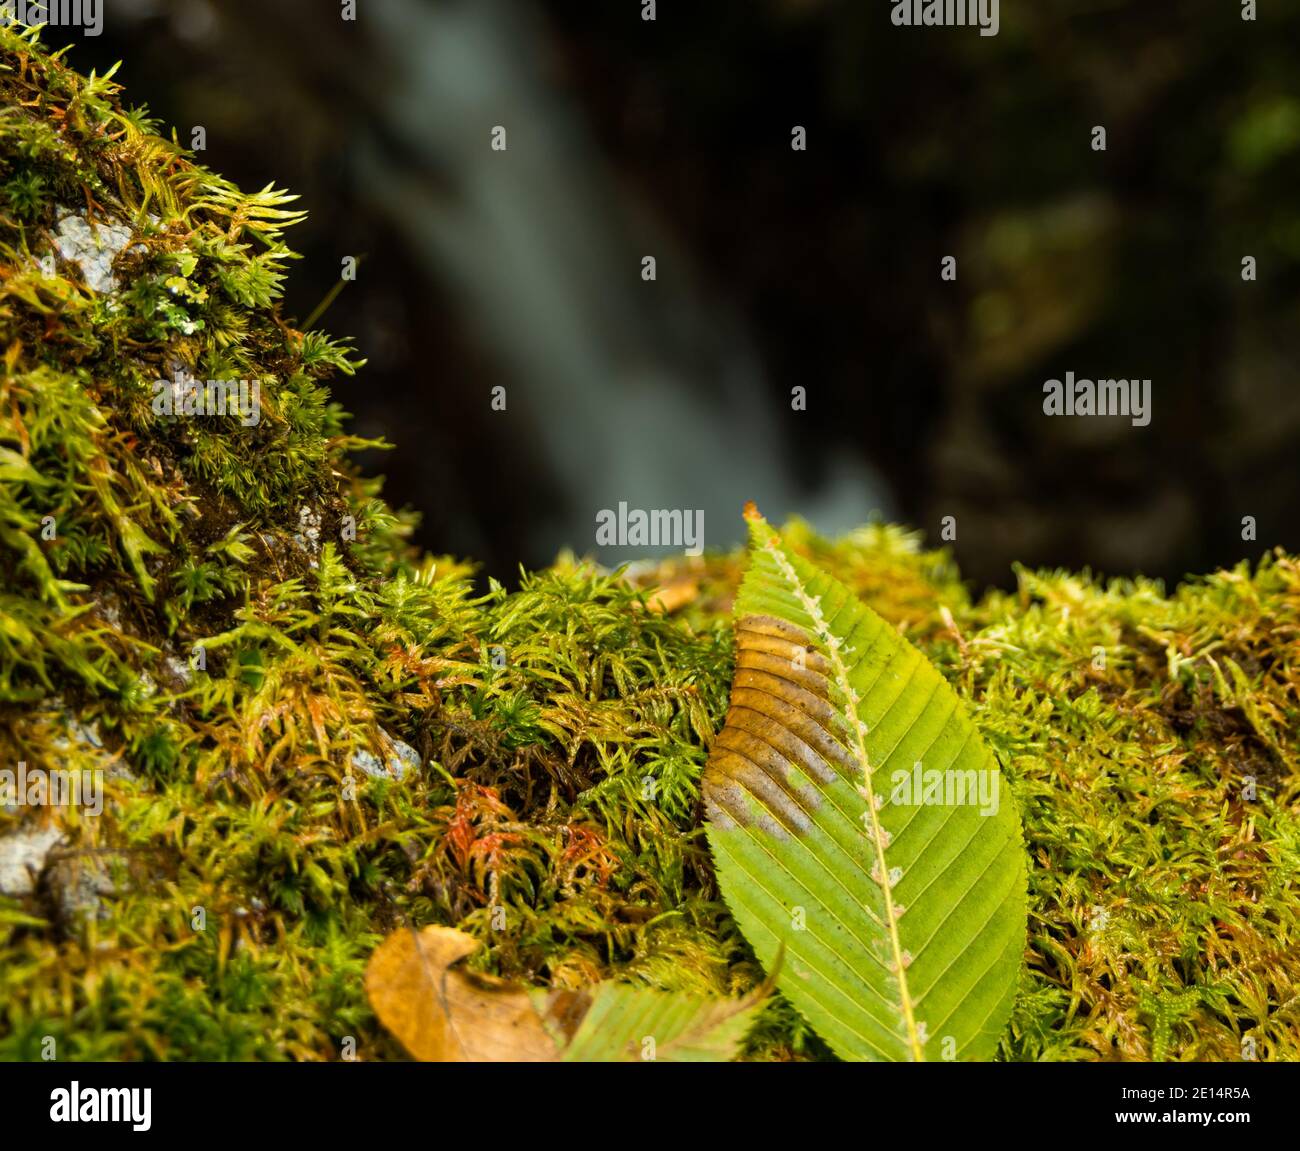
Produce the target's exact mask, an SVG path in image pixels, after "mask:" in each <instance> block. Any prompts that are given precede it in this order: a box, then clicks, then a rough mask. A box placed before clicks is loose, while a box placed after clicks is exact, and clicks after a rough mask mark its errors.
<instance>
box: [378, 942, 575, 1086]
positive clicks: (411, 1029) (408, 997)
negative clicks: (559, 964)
mask: <svg viewBox="0 0 1300 1151" xmlns="http://www.w3.org/2000/svg"><path fill="white" fill-rule="evenodd" d="M477 948H478V942H477V941H476V940H475V939H474V938H473V937H472V936H469V935H466V934H465V933H464V932H463V931H456V930H455V929H453V928H450V927H426V928H424V929H423V930H422V931H420V932H418V933H417V932H415V931H410V930H407V931H398V932H396V933H394V934H393V935H390V936H389V937H388V938H387V939H385V940H384V942H383V943H381V944H380V945H379V947H378V948H376V949H375V953H374V954H373V955H372V956H371V957H370V962H369V964H368V965H367V967H366V978H365V985H366V994H367V995H368V996H369V998H370V1003H371V1006H372V1007H374V1009H375V1014H376V1015H378V1016H379V1020H380V1022H381V1023H382V1024H383V1025H384V1026H385V1027H386V1028H388V1030H389V1031H391V1032H392V1033H393V1034H394V1035H395V1036H396V1037H397V1038H398V1040H400V1042H401V1044H402V1046H403V1047H405V1048H406V1050H407V1051H408V1052H410V1054H411V1055H412V1056H413V1057H414V1058H416V1059H418V1060H420V1061H421V1062H427V1063H493V1062H509V1063H550V1062H555V1061H556V1060H558V1059H559V1058H560V1049H559V1047H558V1046H557V1045H556V1041H555V1040H554V1039H553V1038H552V1037H551V1032H550V1031H548V1029H547V1022H548V1021H549V1022H550V1024H551V1026H552V1027H553V1028H555V1029H556V1030H558V1031H561V1032H566V1031H570V1028H571V1026H572V1023H569V1024H568V1025H567V1026H566V1023H565V1021H566V1020H569V1021H571V1020H572V1019H573V1018H574V1017H575V1016H576V1017H577V1018H578V1019H581V1017H582V1015H584V1014H585V1013H586V1007H585V1005H579V1004H576V1003H575V1002H574V995H575V993H573V992H552V993H551V994H550V995H549V996H547V998H546V1000H545V1007H544V1011H545V1015H546V1020H544V1019H543V1016H542V1015H539V1014H538V1011H537V1009H536V1008H535V1007H534V1005H533V1000H532V999H531V998H530V997H529V995H528V992H527V991H525V990H523V989H522V988H520V987H517V986H514V985H512V984H508V983H505V982H503V981H502V980H499V979H493V978H490V977H489V976H484V975H477V974H474V973H473V972H468V971H464V970H461V969H459V968H456V967H455V966H454V965H455V964H456V963H457V962H458V961H460V960H462V959H464V958H465V956H467V955H469V954H470V953H471V952H473V951H475V950H476V949H477Z"/></svg>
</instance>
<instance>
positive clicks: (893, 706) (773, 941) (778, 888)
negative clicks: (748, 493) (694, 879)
mask: <svg viewBox="0 0 1300 1151" xmlns="http://www.w3.org/2000/svg"><path fill="white" fill-rule="evenodd" d="M746 517H747V518H748V519H749V521H750V543H751V562H750V568H749V572H748V573H747V574H746V576H745V579H744V582H743V584H742V585H741V589H740V594H739V596H738V597H737V600H736V606H735V619H736V648H737V650H736V671H735V677H734V679H733V681H732V688H731V707H730V710H729V711H728V713H727V721H726V725H725V726H724V728H723V730H722V732H721V733H720V734H719V735H718V737H717V739H716V740H715V742H714V745H713V748H712V750H711V752H710V756H709V761H708V764H707V766H706V767H705V771H704V779H703V790H704V799H705V807H706V814H707V817H708V837H709V843H710V845H711V847H712V849H713V856H714V860H715V862H716V865H717V871H718V880H719V884H720V886H721V889H722V894H723V897H724V898H725V899H726V901H727V904H728V906H729V907H730V908H731V911H732V914H733V915H734V916H735V918H736V921H737V923H738V924H739V925H740V928H741V930H742V931H743V932H744V934H745V938H746V939H747V940H748V941H749V943H750V945H751V946H752V947H753V948H754V951H755V952H756V953H757V955H758V957H759V959H760V960H761V961H762V963H763V964H764V966H765V967H766V968H768V969H769V970H770V969H771V967H772V964H773V962H774V961H775V959H776V956H777V954H778V952H779V949H780V948H781V947H782V946H784V948H785V957H784V961H783V963H782V965H781V972H780V974H779V976H778V979H777V985H778V986H779V988H780V989H781V991H782V992H783V993H784V995H785V996H786V998H788V999H789V1000H790V1002H791V1003H793V1004H794V1006H795V1007H796V1008H798V1009H799V1011H801V1012H802V1013H803V1015H804V1017H805V1018H806V1019H807V1020H808V1022H809V1023H810V1024H811V1025H812V1026H813V1028H814V1029H815V1030H816V1031H817V1032H818V1034H820V1035H821V1037H822V1038H823V1039H825V1040H826V1042H827V1043H829V1044H830V1045H831V1047H832V1048H833V1049H834V1050H835V1052H836V1053H837V1054H838V1055H840V1056H841V1058H844V1059H865V1060H899V1061H902V1060H922V1059H989V1058H991V1057H992V1056H993V1053H994V1051H995V1050H996V1047H997V1042H998V1038H999V1036H1000V1035H1001V1033H1002V1030H1003V1028H1004V1027H1005V1026H1006V1023H1007V1020H1008V1018H1009V1016H1010V1013H1011V1008H1012V1004H1013V1001H1014V998H1015V991H1016V985H1017V982H1018V975H1019V969H1020V964H1021V957H1022V953H1023V949H1024V946H1025V928H1026V911H1025V883H1026V876H1025V850H1024V844H1023V840H1022V837H1021V831H1020V818H1019V815H1018V814H1017V812H1016V808H1015V803H1014V800H1013V798H1012V796H1011V793H1010V789H1009V788H1008V787H1007V786H1006V781H1005V780H1004V779H1003V778H1002V776H1001V773H1000V771H999V770H998V766H997V763H996V762H995V760H994V759H993V757H992V755H991V754H990V753H989V751H988V749H987V748H986V747H985V745H984V743H983V741H982V740H981V739H980V736H979V734H978V733H977V732H976V730H975V727H974V725H973V724H972V723H971V721H970V719H969V718H968V717H967V715H966V714H965V711H964V710H963V708H962V706H961V704H960V702H959V701H958V699H957V696H956V694H955V693H954V692H953V691H952V689H951V688H950V687H949V686H948V684H947V682H946V681H945V680H944V678H943V677H942V675H940V673H939V672H938V671H937V670H936V669H935V668H934V667H933V666H932V665H931V664H930V663H929V662H927V660H926V659H925V657H924V656H922V655H921V653H920V652H919V651H917V650H916V648H914V647H913V646H912V645H911V644H910V643H908V642H907V641H906V640H904V639H903V638H902V637H901V636H900V635H899V634H898V633H897V631H895V630H894V628H892V627H891V626H890V625H889V624H887V623H886V622H885V621H884V620H882V619H881V618H880V617H879V616H878V615H876V614H875V612H873V611H871V610H870V609H869V608H867V607H865V606H864V605H863V604H861V603H860V602H859V601H858V600H857V599H856V598H855V597H854V595H853V594H852V592H850V591H849V589H848V588H846V587H845V586H844V585H843V584H841V583H839V582H838V581H837V580H834V579H832V578H830V577H829V576H827V575H825V574H824V573H823V572H821V571H819V570H818V569H817V568H816V567H814V566H813V565H812V564H810V563H808V562H807V561H805V560H804V559H802V558H800V557H798V556H796V555H794V554H792V553H791V552H790V551H789V550H788V549H787V548H786V547H785V546H784V545H783V544H782V543H781V540H780V537H779V536H778V535H777V533H776V532H774V531H773V530H772V529H771V527H769V526H768V524H767V523H766V521H764V520H763V519H762V517H761V516H759V514H758V512H757V511H755V510H754V509H753V506H752V505H751V506H750V507H749V508H747V509H746ZM918 765H919V766H918ZM917 785H919V786H917ZM914 791H915V794H914Z"/></svg>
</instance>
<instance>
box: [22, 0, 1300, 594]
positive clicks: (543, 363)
mask: <svg viewBox="0 0 1300 1151" xmlns="http://www.w3.org/2000/svg"><path fill="white" fill-rule="evenodd" d="M105 2H106V15H105V31H104V34H103V35H102V36H101V37H99V38H96V39H89V38H86V39H83V38H81V37H80V36H77V35H75V34H68V33H63V32H60V31H58V30H52V31H51V32H49V33H47V36H48V37H49V39H50V40H51V41H53V42H62V41H65V40H69V39H70V40H73V41H74V43H75V47H74V49H73V54H72V57H71V59H72V62H73V63H74V64H76V65H77V66H79V67H82V68H88V67H90V66H92V65H98V66H99V67H100V68H101V69H102V68H103V67H105V66H107V65H108V64H111V63H112V62H113V61H114V60H116V59H118V58H123V59H125V61H126V64H125V66H124V67H123V69H122V71H121V73H120V74H119V77H118V78H119V79H121V80H122V81H123V82H124V83H125V84H126V86H127V94H128V97H129V99H130V101H131V102H134V103H147V104H148V105H149V107H150V109H151V110H152V111H153V113H154V114H156V115H158V116H160V117H161V118H162V119H163V121H164V123H165V124H168V125H173V124H174V125H175V126H176V128H177V136H178V139H179V140H180V141H181V142H182V143H183V144H187V145H188V144H189V142H190V130H191V128H192V127H193V126H194V125H203V126H204V127H205V128H206V130H207V149H206V151H204V152H203V153H201V154H200V155H199V156H198V159H199V160H200V161H202V162H203V163H205V164H207V165H209V166H211V167H213V168H215V169H217V170H219V171H221V172H223V173H224V174H225V175H227V176H229V177H230V178H232V179H234V180H236V181H238V182H239V183H240V184H242V185H244V186H248V187H251V186H257V187H261V186H263V185H265V184H266V183H268V182H271V181H274V182H275V183H276V184H277V185H279V186H287V187H289V188H291V189H292V190H294V191H296V192H299V193H301V194H302V200H301V206H302V207H305V208H306V209H308V211H309V212H310V218H309V220H308V222H307V223H306V224H304V225H302V226H300V227H298V228H296V229H294V230H293V232H291V233H290V235H289V241H290V243H291V245H292V246H293V247H295V248H296V249H297V250H298V251H300V252H302V253H303V256H304V258H303V260H302V261H301V262H300V263H299V264H297V265H296V266H295V267H294V269H293V275H292V276H291V277H290V281H289V288H288V293H287V301H286V302H287V309H286V310H287V311H288V313H289V314H290V315H291V316H296V317H297V318H298V319H299V320H302V319H305V318H306V316H307V315H308V314H309V313H310V312H311V311H312V310H313V309H314V308H315V306H316V305H317V304H318V303H319V302H320V300H321V298H322V297H323V296H325V294H326V293H327V292H328V291H329V289H330V287H331V286H332V285H333V284H334V283H335V282H336V281H337V280H338V277H339V272H340V266H341V260H342V258H343V257H344V256H347V255H363V257H364V258H363V260H362V263H361V266H360V269H359V273H358V278H357V281H356V282H355V283H350V284H348V285H347V286H346V288H345V289H344V291H343V292H342V294H341V295H340V296H339V298H338V300H337V301H336V302H335V303H334V304H333V305H332V306H331V307H330V309H329V311H328V312H327V313H326V315H325V317H324V319H323V320H322V321H321V322H320V326H323V327H325V328H327V329H328V330H330V331H331V332H333V333H335V334H338V335H351V336H353V337H354V338H355V341H356V345H357V348H358V351H359V352H360V353H361V354H362V355H364V356H366V357H367V358H368V359H369V364H368V366H367V367H366V368H365V369H363V371H362V372H361V373H359V374H358V376H357V377H355V378H354V379H351V380H348V379H343V380H340V381H339V382H338V385H337V388H336V394H337V396H338V398H339V399H340V401H341V402H342V403H343V404H344V405H345V406H346V407H348V408H349V409H350V410H351V411H353V412H355V413H356V415H357V421H356V430H357V431H358V432H359V433H360V434H363V435H369V436H382V437H384V438H386V439H388V440H390V441H392V442H394V443H395V444H396V445H397V447H396V450H394V451H392V452H387V453H382V454H380V453H376V454H375V456H374V458H373V459H367V460H366V464H367V466H368V467H369V468H371V469H372V470H382V471H383V472H385V473H386V474H387V475H388V477H389V482H388V487H387V491H386V494H387V495H388V497H389V499H390V500H391V501H392V502H394V503H396V504H398V505H411V506H413V507H415V508H417V509H419V510H420V511H421V512H422V513H423V517H424V518H423V524H422V527H421V529H420V535H419V541H420V542H421V543H422V544H424V545H425V546H427V547H428V548H430V549H432V550H434V551H438V552H444V551H451V552H455V553H460V554H465V555H470V556H473V557H474V558H477V559H479V560H481V561H483V563H484V565H485V568H486V570H488V571H490V572H492V573H494V574H497V575H501V576H506V577H509V576H511V575H512V574H513V573H514V572H515V571H516V570H517V567H518V565H519V564H520V563H523V564H527V565H530V566H531V565H537V564H542V563H545V562H548V561H549V560H550V559H552V558H553V557H554V556H555V554H556V553H557V551H558V550H559V549H560V548H562V547H565V546H568V547H572V548H573V549H575V550H576V551H578V552H580V553H584V552H595V551H596V549H595V536H594V517H595V514H596V512H597V511H598V510H599V509H602V508H613V507H616V506H617V504H618V502H619V501H620V500H626V501H627V502H628V503H629V504H631V505H632V506H634V507H635V506H639V507H681V508H697V507H698V508H704V509H706V522H705V529H706V530H705V540H706V543H707V544H708V545H709V546H710V547H722V546H727V545H729V544H730V543H732V542H734V541H735V540H737V539H738V538H739V536H740V520H739V515H738V511H739V507H740V504H741V503H742V502H743V500H744V499H745V498H749V497H751V496H753V497H755V498H758V499H759V502H760V505H761V506H762V507H763V510H764V511H765V512H766V513H767V514H768V515H769V517H771V518H776V519H781V518H784V517H785V516H786V515H788V514H792V513H802V514H805V515H807V516H808V517H809V518H811V519H813V520H814V522H816V523H817V524H818V526H820V527H823V528H824V529H826V530H828V531H839V530H844V529H846V528H847V527H850V526H851V525H853V524H855V523H858V522H861V521H863V520H864V519H866V518H867V516H868V515H870V514H872V513H873V512H878V513H879V514H881V515H883V516H885V517H888V518H893V519H897V520H899V521H902V522H906V523H909V524H912V525H915V526H917V527H919V528H922V529H923V530H924V531H925V533H926V535H927V538H928V540H929V541H930V542H932V543H934V542H937V540H938V529H939V525H940V521H941V517H943V516H946V515H952V516H955V517H956V518H957V524H958V538H957V541H956V543H955V545H954V549H955V552H956V555H957V557H958V559H959V561H960V563H961V566H962V568H963V571H964V572H965V574H966V575H967V576H968V577H969V578H971V579H972V580H973V581H975V582H976V583H980V584H983V583H998V584H1006V583H1007V582H1008V581H1009V579H1010V576H1011V573H1010V564H1011V563H1012V562H1013V561H1017V560H1018V561H1021V562H1024V563H1027V564H1030V565H1051V566H1057V565H1060V566H1069V567H1082V566H1085V565H1088V566H1091V567H1093V568H1094V569H1098V570H1102V571H1105V572H1107V573H1111V574H1127V573H1133V572H1143V573H1146V574H1151V575H1158V576H1163V577H1166V578H1168V579H1176V578H1178V577H1180V576H1182V575H1183V574H1184V573H1186V572H1189V571H1200V570H1206V569H1209V568H1211V567H1213V566H1216V565H1221V564H1231V563H1233V562H1235V561H1237V560H1239V559H1241V558H1244V557H1254V556H1256V555H1258V554H1259V553H1260V552H1261V551H1262V550H1264V549H1265V548H1266V547H1268V546H1272V545H1274V544H1282V545H1285V546H1287V547H1288V548H1290V549H1292V550H1300V525H1298V524H1297V519H1296V516H1295V514H1294V511H1295V508H1296V504H1297V497H1298V496H1300V478H1298V476H1300V469H1298V468H1297V462H1296V461H1297V451H1298V449H1300V379H1298V378H1297V371H1296V363H1297V353H1298V352H1300V323H1298V321H1300V200H1298V197H1297V189H1298V188H1300V67H1298V65H1300V3H1297V2H1295V0H1262V2H1261V4H1260V12H1259V19H1258V21H1257V22H1256V23H1245V22H1243V21H1242V20H1241V18H1240V5H1239V4H1238V3H1237V2H1236V0H1169V2H1159V0H1141V2H1122V0H1091V2H1085V0H1032V2H1031V0H1003V3H1002V4H1001V11H1000V17H1001V30H1000V34H999V35H998V36H996V37H992V38H984V37H980V36H979V35H978V34H977V32H976V30H974V29H910V28H895V27H893V26H892V25H891V23H890V20H889V12H890V8H891V5H890V4H889V3H888V2H887V0H871V2H869V3H868V2H865V0H857V2H852V3H848V2H846V3H832V2H830V0H708V2H703V0H695V2H690V3H688V2H686V0H675V2H674V0H660V2H659V3H658V5H657V19H656V20H655V22H653V23H648V22H645V21H643V20H642V18H641V9H642V4H641V0H603V2H601V3H591V2H588V0H563V2H562V0H555V2H547V3H541V2H533V0H445V2H443V0H358V19H357V20H356V21H355V22H351V23H348V22H344V21H343V20H341V19H340V5H339V4H338V3H336V2H335V0H313V2H311V3H308V2H307V0H275V2H273V3H267V2H264V0H175V2H164V0H105ZM495 125H502V126H505V127H506V129H507V132H508V141H509V146H508V149H507V151H506V152H505V153H494V152H492V150H491V149H490V147H489V141H490V134H491V131H492V128H493V127H494V126H495ZM794 125H801V126H803V127H805V128H806V129H807V134H808V149H807V151H806V152H795V151H792V150H791V147H790V138H791V136H790V134H791V128H792V127H793V126H794ZM1094 125H1103V126H1105V127H1106V129H1107V133H1108V144H1109V147H1108V150H1107V151H1106V152H1104V153H1097V152H1094V151H1093V150H1092V148H1091V139H1092V128H1093V126H1094ZM644 255H654V256H655V257H656V260H657V279H656V281H655V282H653V283H646V282H643V281H642V279H641V274H640V273H641V258H642V256H644ZM947 255H952V256H956V257H957V258H958V260H959V278H958V280H957V282H956V283H944V282H942V281H941V279H940V275H939V271H940V262H941V260H942V259H943V257H944V256H947ZM1247 255H1250V256H1254V257H1256V259H1257V260H1258V266H1259V273H1258V275H1259V278H1258V281H1257V282H1255V283H1243V282H1242V279H1241V260H1242V257H1243V256H1247ZM1067 371H1074V372H1076V373H1077V374H1078V375H1079V376H1084V377H1089V378H1093V379H1096V378H1098V377H1140V378H1150V379H1151V380H1152V381H1153V383H1152V394H1153V395H1152V411H1153V418H1152V421H1151V424H1150V426H1148V427H1145V428H1135V427H1132V426H1130V424H1129V422H1128V421H1127V420H1119V419H1116V420H1110V419H1094V420H1087V419H1049V418H1046V417H1045V416H1044V415H1043V412H1042V385H1043V382H1044V381H1045V380H1046V379H1048V378H1052V377H1063V376H1064V374H1065V373H1066V372H1067ZM497 385H501V386H505V387H506V388H507V391H508V408H507V411H506V412H504V413H503V412H494V411H492V410H491V408H490V398H491V389H492V388H493V387H494V386H497ZM796 385H798V386H803V387H805V388H806V389H807V397H808V403H807V411H805V412H794V411H792V410H791V407H790V395H791V388H792V387H794V386H796ZM1246 515H1250V516H1254V517H1256V518H1257V520H1258V525H1259V527H1258V531H1259V538H1258V542H1255V543H1250V542H1244V541H1243V540H1242V529H1241V521H1242V517H1243V516H1246ZM601 558H603V559H606V560H608V561H611V562H612V561H617V560H621V559H624V558H630V554H629V553H621V552H617V551H615V552H609V553H602V557H601Z"/></svg>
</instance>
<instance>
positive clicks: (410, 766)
mask: <svg viewBox="0 0 1300 1151" xmlns="http://www.w3.org/2000/svg"><path fill="white" fill-rule="evenodd" d="M379 742H380V745H381V746H382V747H383V750H384V757H383V759H382V760H381V759H380V758H379V756H377V755H375V753H374V752H372V751H369V750H367V749H366V748H358V749H357V750H356V751H354V752H353V753H352V766H353V767H354V768H356V769H357V770H358V771H363V772H365V773H366V775H368V776H370V777H371V778H372V779H396V780H398V781H401V780H403V779H405V778H406V776H407V774H408V773H409V772H412V771H416V770H418V769H419V767H420V753H419V752H418V751H416V750H415V748H413V747H412V746H411V745H410V744H409V743H403V742H402V741H401V740H400V739H394V738H393V737H392V736H391V735H389V734H388V732H386V731H385V730H384V729H383V728H382V727H381V728H380V729H379Z"/></svg>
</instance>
